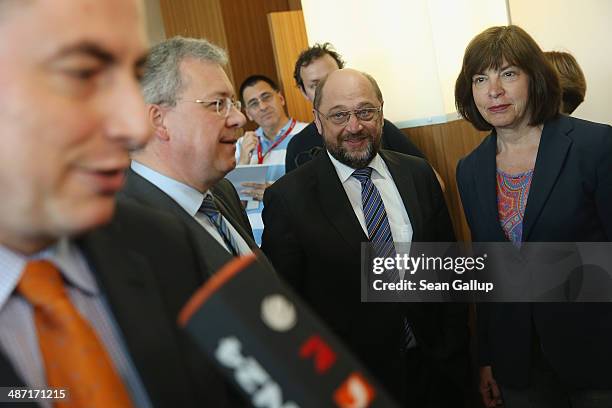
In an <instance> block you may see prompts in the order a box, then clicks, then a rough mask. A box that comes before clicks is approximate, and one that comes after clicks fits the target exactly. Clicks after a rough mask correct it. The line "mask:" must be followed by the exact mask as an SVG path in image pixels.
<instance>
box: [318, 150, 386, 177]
mask: <svg viewBox="0 0 612 408" xmlns="http://www.w3.org/2000/svg"><path fill="white" fill-rule="evenodd" d="M327 155H328V156H329V158H330V160H331V162H332V164H333V165H334V168H335V169H336V173H338V178H340V182H341V183H342V184H344V183H345V182H346V181H347V180H348V179H349V178H350V177H351V176H352V175H353V172H354V171H355V169H354V168H352V167H350V166H347V165H346V164H344V163H340V162H339V161H338V160H336V158H335V157H334V156H332V155H331V153H329V151H327ZM368 167H371V168H372V170H373V171H372V178H385V174H386V173H387V172H386V171H385V162H384V161H383V159H382V157H380V155H379V154H378V153H376V156H374V158H373V159H372V161H371V162H370V163H369V164H368Z"/></svg>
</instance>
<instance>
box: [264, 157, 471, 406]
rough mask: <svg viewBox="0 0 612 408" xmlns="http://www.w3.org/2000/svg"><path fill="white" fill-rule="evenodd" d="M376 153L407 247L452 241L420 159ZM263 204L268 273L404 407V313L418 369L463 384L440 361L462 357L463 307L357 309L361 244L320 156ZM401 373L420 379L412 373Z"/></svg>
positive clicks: (288, 178) (274, 190)
mask: <svg viewBox="0 0 612 408" xmlns="http://www.w3.org/2000/svg"><path fill="white" fill-rule="evenodd" d="M381 156H382V158H383V159H384V161H385V162H386V164H387V166H388V168H389V171H390V172H391V175H392V177H393V179H394V181H395V184H396V186H397V188H398V190H399V192H400V195H401V196H402V199H403V202H404V205H405V207H406V210H407V212H408V215H409V217H410V221H411V224H412V228H413V230H414V235H413V240H414V241H424V242H428V241H454V234H453V231H452V226H451V222H450V219H449V216H448V212H447V208H446V205H445V202H444V198H443V196H442V192H441V190H440V187H439V184H438V182H437V180H436V177H435V175H434V173H433V171H432V169H431V167H430V166H429V165H428V164H427V163H426V162H425V161H424V160H423V159H420V158H417V157H413V156H408V155H404V154H400V153H396V152H391V151H381ZM264 203H265V205H264V211H263V219H264V224H265V229H264V233H263V245H262V248H263V250H264V252H265V253H266V254H267V255H268V257H269V258H270V260H271V261H272V263H273V265H274V267H275V268H276V270H277V271H278V272H279V274H280V275H281V276H282V277H284V278H285V279H286V280H287V281H288V282H289V283H290V284H291V285H292V286H293V287H294V288H295V290H296V291H297V292H298V293H299V294H300V295H301V296H302V298H303V299H304V300H305V301H306V302H307V303H309V304H310V306H311V307H312V308H313V309H314V311H315V312H316V313H317V314H318V315H319V316H320V317H321V318H322V319H323V320H324V321H325V322H326V323H327V324H328V325H329V326H330V327H331V329H332V330H333V331H334V332H335V333H336V334H337V335H338V336H339V338H340V339H341V340H343V341H344V342H345V343H346V344H347V345H348V346H349V348H350V349H351V350H352V352H353V353H354V354H355V355H356V356H357V357H358V358H359V359H360V360H361V361H363V362H364V363H365V365H366V367H367V368H368V369H369V370H370V371H371V373H372V374H373V375H374V376H376V377H377V378H378V379H379V380H380V381H381V383H382V384H383V385H384V386H386V388H387V389H388V390H389V391H391V392H392V394H393V395H395V397H396V398H398V399H400V400H405V399H406V398H405V396H404V395H403V394H404V393H405V392H406V393H408V392H409V391H407V390H408V389H409V386H410V385H415V384H414V383H413V384H407V383H406V382H405V381H404V380H403V378H405V377H404V374H405V372H404V370H405V367H404V360H403V358H402V356H401V354H400V351H399V341H400V339H401V337H402V320H403V317H404V316H405V315H407V316H408V319H409V320H410V322H411V324H412V326H413V329H414V332H415V335H416V338H417V341H418V342H419V344H420V347H419V350H421V351H423V353H424V355H425V356H426V358H425V359H426V360H427V363H426V364H424V366H426V368H424V370H430V369H431V368H432V367H435V369H434V370H436V371H445V370H446V371H445V372H446V373H450V372H451V371H452V372H453V375H456V376H457V377H456V378H457V379H459V378H465V375H466V374H465V372H460V371H461V370H462V368H458V371H459V372H460V373H459V374H457V372H458V371H453V369H451V365H452V364H447V363H448V362H449V361H451V360H453V359H454V358H456V357H457V356H458V355H461V353H462V352H463V351H464V350H465V348H464V346H465V343H466V339H467V330H466V327H467V323H466V315H465V309H464V308H463V306H456V305H454V306H452V307H450V308H449V307H446V306H444V305H439V304H428V305H423V304H399V303H395V304H394V303H367V304H366V303H361V301H360V293H361V292H360V267H361V266H360V265H361V264H360V258H361V243H362V242H367V241H368V238H367V237H366V235H365V234H364V232H363V230H362V228H361V226H360V224H359V221H358V220H357V217H356V216H355V213H354V212H353V209H352V207H351V204H350V201H349V199H348V197H347V196H346V193H345V191H344V188H343V187H342V184H341V183H340V180H339V179H338V176H337V174H336V170H335V168H334V167H333V164H332V162H331V160H330V159H329V157H328V155H327V154H326V153H322V154H320V155H319V156H317V157H316V158H315V159H313V160H312V161H310V162H308V163H306V164H305V165H303V166H301V167H299V168H298V169H296V170H295V171H293V172H291V173H289V174H287V175H285V176H284V177H282V178H281V179H279V180H278V181H277V182H276V183H274V184H273V185H272V186H271V187H269V188H268V189H267V190H266V192H265V195H264ZM442 367H443V368H442ZM457 367H461V364H459V365H458V366H457ZM455 368H456V367H455ZM463 368H465V366H463ZM438 369H440V370H438ZM409 370H411V371H412V374H415V377H419V376H418V375H416V374H417V371H418V370H417V369H415V367H410V368H409ZM418 372H419V373H423V372H424V371H418ZM442 376H443V375H440V376H438V377H437V381H438V384H437V386H439V387H440V388H438V394H440V391H441V390H443V389H445V390H446V391H448V388H445V386H444V385H442V384H444V381H445V379H448V377H446V378H445V379H442ZM449 377H450V375H449ZM420 380H421V379H419V381H420ZM413 391H415V392H420V391H423V389H421V390H413ZM449 393H450V394H452V392H449ZM410 397H415V395H414V394H413V395H410ZM455 401H456V400H455ZM418 406H425V405H418Z"/></svg>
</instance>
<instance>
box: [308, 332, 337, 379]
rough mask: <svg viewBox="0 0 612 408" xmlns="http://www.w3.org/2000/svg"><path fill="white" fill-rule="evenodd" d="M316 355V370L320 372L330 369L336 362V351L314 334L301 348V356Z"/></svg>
mask: <svg viewBox="0 0 612 408" xmlns="http://www.w3.org/2000/svg"><path fill="white" fill-rule="evenodd" d="M312 356H314V365H315V370H316V371H317V373H318V374H323V373H325V372H326V371H327V370H329V369H330V368H331V367H332V366H333V365H334V363H335V362H336V359H337V357H336V353H334V351H333V350H332V349H331V347H329V345H327V343H325V342H324V341H323V339H321V337H319V336H318V335H316V334H315V335H312V336H310V337H309V338H308V340H306V341H305V342H304V344H303V345H302V347H301V348H300V357H301V358H310V357H312Z"/></svg>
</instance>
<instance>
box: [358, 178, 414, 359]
mask: <svg viewBox="0 0 612 408" xmlns="http://www.w3.org/2000/svg"><path fill="white" fill-rule="evenodd" d="M353 177H355V178H356V179H357V180H358V181H359V182H360V183H361V205H362V209H363V216H364V218H365V223H366V228H367V230H368V240H369V241H370V242H371V243H372V247H373V250H374V256H376V257H390V258H395V254H396V252H395V247H394V246H393V235H391V226H390V225H389V218H387V210H385V204H384V203H383V200H382V197H381V196H380V193H379V192H378V189H377V188H376V186H375V185H374V183H372V168H371V167H364V168H363V169H357V170H355V171H354V172H353ZM385 275H386V276H385V278H386V280H387V281H388V282H399V280H400V276H399V271H398V270H397V269H392V270H388V271H387V272H386V273H385ZM403 335H404V336H403V339H402V350H408V349H409V348H412V347H414V346H415V345H416V339H415V338H414V334H413V332H412V328H411V327H410V323H409V322H408V320H407V319H406V318H404V320H403Z"/></svg>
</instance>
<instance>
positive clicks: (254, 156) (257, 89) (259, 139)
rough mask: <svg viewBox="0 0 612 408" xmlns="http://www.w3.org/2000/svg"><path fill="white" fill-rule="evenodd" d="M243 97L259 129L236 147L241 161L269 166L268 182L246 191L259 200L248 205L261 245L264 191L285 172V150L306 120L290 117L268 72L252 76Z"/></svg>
mask: <svg viewBox="0 0 612 408" xmlns="http://www.w3.org/2000/svg"><path fill="white" fill-rule="evenodd" d="M240 98H241V99H242V103H243V104H244V106H245V111H246V115H247V117H248V118H249V119H250V120H252V121H254V122H255V123H257V124H258V125H259V127H258V128H257V129H256V130H255V131H251V132H245V134H244V136H243V137H241V138H240V140H238V144H237V146H236V160H237V162H238V164H250V165H258V164H266V165H269V166H270V167H269V169H268V172H267V175H266V183H265V184H262V183H244V184H243V185H244V186H245V187H247V188H248V189H247V190H245V191H242V194H244V195H249V196H251V197H253V199H254V200H256V202H257V203H256V204H255V205H249V206H247V213H248V216H249V221H250V223H251V227H252V229H253V235H254V236H255V241H256V242H257V244H258V245H261V234H262V232H263V223H262V221H261V212H262V211H263V202H262V200H263V193H264V191H265V189H266V187H268V186H269V185H270V184H271V183H273V182H274V181H276V180H278V179H279V178H280V177H282V176H283V175H284V174H285V152H286V150H287V144H288V143H289V141H290V140H291V138H292V137H293V135H295V134H297V133H299V132H300V131H301V130H302V129H304V127H306V123H302V122H298V121H296V120H295V119H293V118H289V117H288V116H287V114H286V113H285V98H284V97H283V95H281V93H280V90H279V88H278V85H277V84H276V83H275V82H274V81H273V80H272V79H270V78H268V77H266V76H264V75H251V76H250V77H248V78H247V79H245V80H244V82H243V83H242V85H241V86H240Z"/></svg>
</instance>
